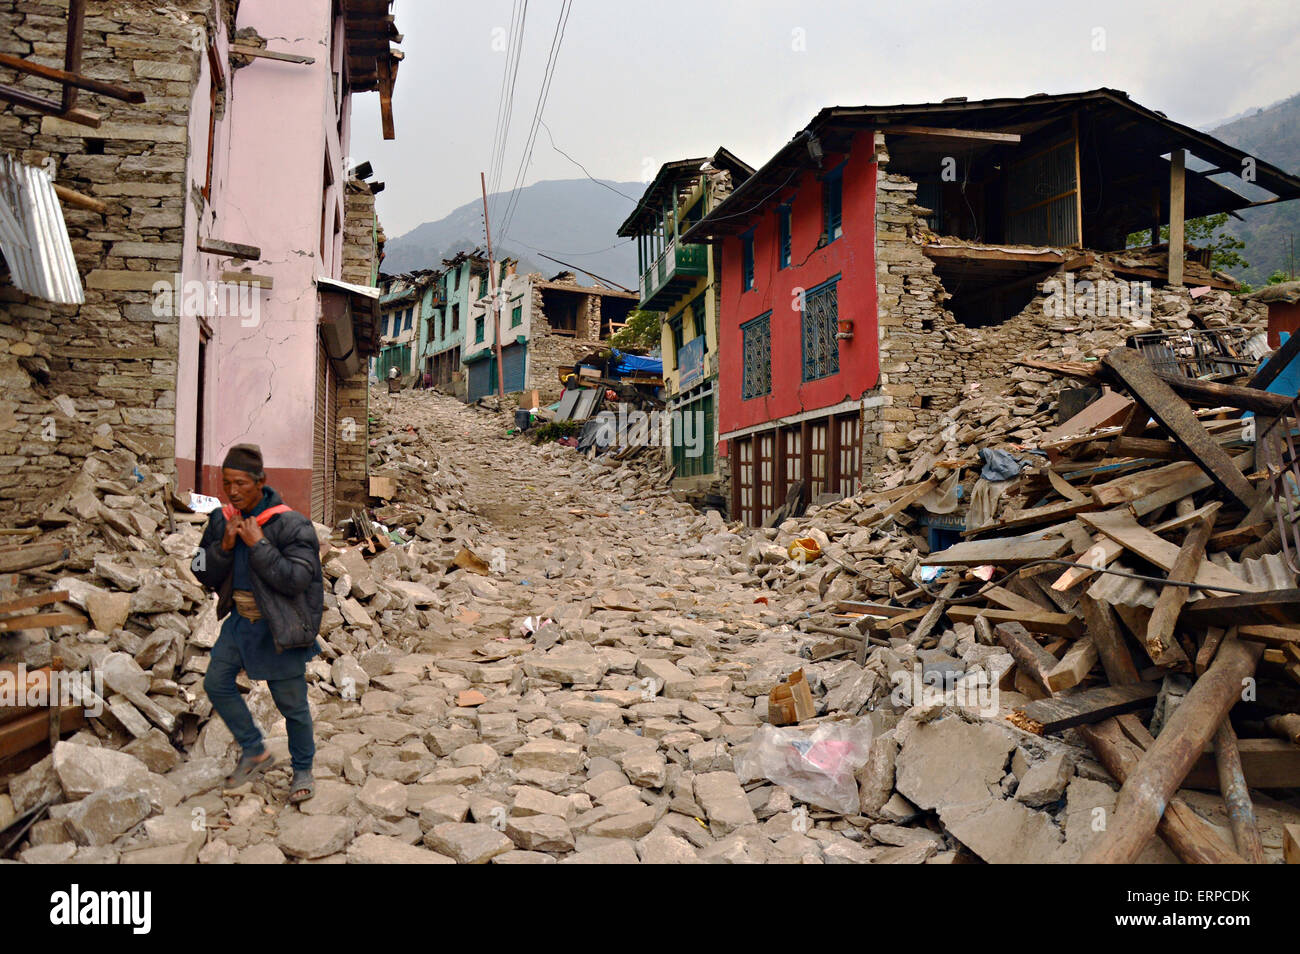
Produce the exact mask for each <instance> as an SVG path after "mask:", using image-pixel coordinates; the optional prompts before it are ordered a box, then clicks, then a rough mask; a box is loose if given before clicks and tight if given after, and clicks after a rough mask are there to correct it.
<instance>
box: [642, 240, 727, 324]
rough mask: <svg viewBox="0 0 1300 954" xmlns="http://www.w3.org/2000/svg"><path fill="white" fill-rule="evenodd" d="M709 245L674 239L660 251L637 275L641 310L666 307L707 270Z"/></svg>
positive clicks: (658, 309) (655, 309)
mask: <svg viewBox="0 0 1300 954" xmlns="http://www.w3.org/2000/svg"><path fill="white" fill-rule="evenodd" d="M708 254H709V249H708V246H705V245H683V244H681V243H679V242H678V241H677V240H676V239H672V240H670V241H669V243H668V247H667V248H665V249H664V250H663V252H661V253H660V255H659V257H658V258H657V259H655V260H654V261H653V262H652V263H651V264H650V267H649V268H647V269H646V270H645V274H643V275H642V276H641V303H640V304H639V305H638V307H639V308H642V309H644V310H645V311H667V310H668V309H669V308H670V307H672V305H673V303H674V302H676V300H677V299H678V298H680V297H681V296H682V295H684V294H685V293H686V292H688V291H689V290H690V289H691V288H692V287H693V286H694V285H695V282H696V281H697V280H698V279H699V278H701V277H703V276H705V275H707V274H708V272H709V259H708Z"/></svg>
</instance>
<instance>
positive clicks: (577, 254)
mask: <svg viewBox="0 0 1300 954" xmlns="http://www.w3.org/2000/svg"><path fill="white" fill-rule="evenodd" d="M510 241H512V242H514V243H515V244H516V245H522V246H523V247H524V248H530V249H532V250H533V251H534V252H541V253H542V254H546V253H547V252H555V254H556V255H568V256H569V257H571V258H574V257H581V256H583V255H599V254H600V253H601V252H608V251H611V250H612V249H616V248H622V247H623V246H624V245H628V244H630V243H631V242H635V241H636V239H624V240H623V241H621V242H615V243H614V244H613V245H606V246H605V247H604V248H597V249H593V250H592V251H590V252H556V251H555V249H553V248H538V247H537V246H536V245H529V244H528V243H527V242H525V241H524V240H523V239H518V238H516V239H511V240H510Z"/></svg>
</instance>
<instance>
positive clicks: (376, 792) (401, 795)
mask: <svg viewBox="0 0 1300 954" xmlns="http://www.w3.org/2000/svg"><path fill="white" fill-rule="evenodd" d="M357 802H358V804H360V805H361V807H362V808H364V809H365V810H366V811H368V812H370V814H372V815H374V816H375V817H376V818H382V819H384V820H385V821H400V820H401V819H403V818H405V817H406V786H405V785H403V784H402V783H401V782H395V781H393V780H392V779H388V778H379V777H378V776H373V775H372V776H371V777H370V778H369V779H367V780H366V784H365V785H363V786H361V790H360V791H359V792H357Z"/></svg>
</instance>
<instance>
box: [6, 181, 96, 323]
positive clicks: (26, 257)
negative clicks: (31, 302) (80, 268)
mask: <svg viewBox="0 0 1300 954" xmlns="http://www.w3.org/2000/svg"><path fill="white" fill-rule="evenodd" d="M0 251H3V253H4V257H5V261H6V262H8V263H9V272H10V276H11V280H12V281H13V283H14V286H15V287H16V288H18V289H19V290H20V291H24V292H26V293H27V294H29V295H34V296H36V297H37V298H44V299H46V300H47V301H52V302H57V303H58V304H61V305H80V304H82V303H84V302H85V300H86V296H85V292H84V291H83V289H82V286H81V276H80V274H78V272H77V260H76V258H75V257H74V256H73V253H72V242H71V241H70V240H69V238H68V226H67V224H66V223H65V222H64V221H63V207H62V206H60V205H59V199H58V196H56V195H55V194H54V183H53V181H52V180H51V179H50V177H49V176H48V175H46V174H45V172H44V170H42V169H38V168H36V167H35V166H29V165H27V164H25V163H22V162H19V161H18V160H16V159H15V158H14V157H13V156H4V157H3V158H2V159H0Z"/></svg>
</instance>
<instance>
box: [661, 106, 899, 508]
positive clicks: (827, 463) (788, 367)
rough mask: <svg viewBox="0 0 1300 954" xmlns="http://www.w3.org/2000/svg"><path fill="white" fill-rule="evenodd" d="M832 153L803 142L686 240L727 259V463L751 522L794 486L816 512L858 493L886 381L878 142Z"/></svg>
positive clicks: (721, 418)
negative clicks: (825, 496) (874, 396)
mask: <svg viewBox="0 0 1300 954" xmlns="http://www.w3.org/2000/svg"><path fill="white" fill-rule="evenodd" d="M837 144H838V148H837V149H835V150H834V151H832V150H831V149H829V148H828V146H827V144H825V143H823V142H822V141H821V140H820V139H818V138H817V137H815V136H811V135H806V134H800V136H798V137H796V138H795V139H794V140H792V142H791V144H790V145H789V146H787V147H786V148H785V149H784V150H782V152H781V153H779V154H778V156H777V158H776V159H774V160H773V161H772V162H770V163H768V165H767V166H765V167H764V168H763V169H761V170H760V171H759V172H758V173H757V174H756V175H755V177H754V178H753V179H751V180H750V181H749V182H746V183H745V184H744V185H743V186H741V188H739V189H737V190H736V192H734V193H733V194H732V196H731V197H730V198H729V199H728V201H727V206H730V208H726V207H722V206H720V207H719V208H718V210H717V216H716V218H715V216H712V215H711V216H708V217H706V219H705V220H704V221H703V222H702V223H701V224H700V225H699V226H698V227H697V228H695V229H693V230H692V232H694V233H695V235H693V236H692V235H689V234H688V236H687V238H686V240H687V241H690V240H691V239H692V238H694V240H695V241H701V240H704V241H713V242H715V243H716V244H718V245H719V246H720V251H721V260H722V279H721V313H720V316H719V353H720V354H722V355H730V356H734V360H723V361H721V362H720V366H719V373H718V384H719V391H720V393H721V397H720V400H719V405H718V430H719V438H720V440H721V441H724V442H725V443H724V444H723V445H722V446H721V447H720V453H722V454H725V455H727V456H728V457H729V458H730V461H731V475H732V482H731V483H732V513H733V515H735V516H738V517H740V518H741V519H743V520H745V521H746V522H748V523H756V522H761V520H762V519H765V518H766V517H767V516H768V515H770V514H771V513H772V512H773V511H774V510H775V509H777V508H778V507H780V506H781V504H782V503H784V501H785V497H786V494H787V493H788V492H789V491H790V490H791V489H792V488H793V487H795V486H796V484H797V482H800V481H802V482H803V491H802V492H803V496H804V499H805V501H807V500H811V499H814V498H816V497H817V495H819V494H821V493H828V492H829V493H842V494H849V493H854V492H855V491H856V490H857V488H858V484H859V481H860V476H861V475H860V469H861V464H862V454H861V447H862V422H861V412H862V406H863V400H864V396H867V395H868V392H870V391H871V390H872V389H873V388H874V387H875V386H876V383H877V381H878V378H879V370H880V360H879V348H878V340H879V339H878V336H877V331H876V278H875V275H876V265H875V241H876V236H875V232H876V227H875V214H876V201H875V196H876V162H875V154H874V133H873V132H872V131H870V130H856V131H854V132H852V133H851V134H849V135H847V136H845V137H844V138H842V139H840V140H839V141H838V143H837ZM819 153H820V161H819V160H818V158H817V157H818V154H819ZM869 399H870V398H869V397H868V400H869Z"/></svg>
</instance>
